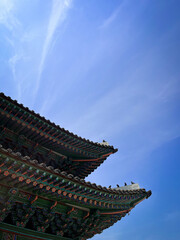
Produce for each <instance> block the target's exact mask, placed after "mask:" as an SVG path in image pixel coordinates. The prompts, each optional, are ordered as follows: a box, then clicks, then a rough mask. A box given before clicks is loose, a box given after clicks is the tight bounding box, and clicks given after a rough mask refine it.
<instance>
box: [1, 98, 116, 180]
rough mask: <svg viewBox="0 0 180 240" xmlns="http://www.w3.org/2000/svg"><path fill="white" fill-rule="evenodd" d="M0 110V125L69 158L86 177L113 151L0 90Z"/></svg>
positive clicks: (113, 151)
mask: <svg viewBox="0 0 180 240" xmlns="http://www.w3.org/2000/svg"><path fill="white" fill-rule="evenodd" d="M0 113H1V116H0V120H1V123H2V124H3V125H2V127H3V128H4V127H7V128H8V129H10V130H12V131H14V132H16V133H17V134H18V135H20V134H21V135H24V136H25V137H27V138H28V139H29V140H32V141H34V142H36V143H37V144H39V145H42V146H44V147H46V148H48V149H50V150H52V151H55V152H57V153H60V154H63V155H65V156H67V157H69V158H71V163H72V165H73V166H74V168H75V169H79V170H80V172H81V173H83V175H82V176H81V177H86V176H88V175H89V174H90V173H91V172H92V171H94V170H95V169H96V168H97V167H98V166H99V165H100V164H101V163H103V162H104V160H105V159H106V158H107V157H108V156H109V155H111V154H112V153H115V152H116V151H117V149H115V148H114V147H113V146H109V145H108V144H102V143H97V142H92V141H90V140H88V139H85V138H82V137H79V136H77V135H75V134H73V133H71V132H69V131H68V130H65V129H64V128H62V127H60V126H59V125H56V124H55V123H53V122H50V121H49V120H47V119H45V118H44V117H42V116H40V115H39V114H38V113H35V112H34V111H32V110H29V108H27V107H24V106H23V105H22V104H19V103H18V102H17V101H16V100H12V99H11V98H10V97H7V96H5V95H4V94H3V93H0ZM75 171H76V170H75ZM80 172H79V173H78V172H76V173H75V175H77V176H78V175H79V174H80Z"/></svg>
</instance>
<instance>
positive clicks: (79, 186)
mask: <svg viewBox="0 0 180 240" xmlns="http://www.w3.org/2000/svg"><path fill="white" fill-rule="evenodd" d="M116 151H117V149H114V148H113V147H112V146H108V145H107V143H103V145H102V144H98V143H93V142H91V141H89V140H85V139H82V138H81V137H78V136H76V135H74V134H72V133H70V132H68V131H66V130H64V129H63V128H60V127H59V126H56V125H55V124H54V123H51V122H50V121H49V120H46V119H45V118H43V117H41V116H40V115H39V114H36V113H34V112H33V111H30V110H29V109H28V108H25V107H24V106H23V105H21V104H18V103H17V101H14V100H12V99H11V98H9V97H6V96H5V95H4V94H2V93H1V94H0V239H2V240H6V239H11V240H15V239H16V240H30V239H36V240H72V239H74V240H86V239H89V238H91V237H93V236H94V235H95V234H100V233H101V232H102V231H103V230H104V229H106V228H108V227H110V226H112V225H113V224H114V223H116V222H117V221H118V220H120V219H121V218H122V217H125V216H126V214H129V213H130V211H131V210H132V209H133V208H134V207H135V206H136V205H137V204H138V203H140V202H142V201H143V200H145V199H147V198H149V197H150V196H151V191H146V190H145V189H144V188H140V187H139V185H138V184H134V183H132V184H131V185H128V186H123V187H119V186H117V187H116V188H111V187H109V188H107V187H102V186H100V185H96V184H95V183H90V182H87V181H85V179H84V178H85V177H86V176H87V175H88V174H90V173H91V172H92V171H94V170H95V169H96V168H97V167H98V166H99V165H100V164H101V163H103V161H104V160H105V159H106V158H107V157H108V156H109V155H110V154H112V153H114V152H116Z"/></svg>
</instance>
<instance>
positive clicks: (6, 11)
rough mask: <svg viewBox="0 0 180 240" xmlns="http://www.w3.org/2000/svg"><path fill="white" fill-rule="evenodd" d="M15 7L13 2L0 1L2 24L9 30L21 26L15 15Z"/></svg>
mask: <svg viewBox="0 0 180 240" xmlns="http://www.w3.org/2000/svg"><path fill="white" fill-rule="evenodd" d="M14 6H15V5H14V2H13V1H10V0H1V1H0V24H4V25H5V26H6V27H7V28H8V29H9V30H12V29H13V28H14V27H16V26H17V25H19V21H18V19H17V18H16V17H15V16H14V14H13V11H14Z"/></svg>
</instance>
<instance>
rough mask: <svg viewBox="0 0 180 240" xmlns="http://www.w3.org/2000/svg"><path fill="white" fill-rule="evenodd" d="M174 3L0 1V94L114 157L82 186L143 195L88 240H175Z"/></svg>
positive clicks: (179, 36)
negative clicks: (105, 147) (129, 187)
mask: <svg viewBox="0 0 180 240" xmlns="http://www.w3.org/2000/svg"><path fill="white" fill-rule="evenodd" d="M179 11H180V2H179V1H177V0H158V1H157V0H113V1H110V0H106V1H105V0H98V1H97V0H91V1H84V0H72V1H71V0H64V1H61V0H59V1H58V0H54V1H50V0H47V1H41V0H33V1H32V0H27V1H23V0H14V1H11V0H1V1H0V90H1V91H3V92H4V93H5V94H6V95H9V96H11V97H12V98H13V99H17V100H18V101H19V102H20V103H23V104H24V105H25V106H27V107H29V108H30V109H33V110H35V111H36V112H39V113H40V114H41V115H43V116H45V117H46V118H47V119H50V120H52V121H53V122H55V123H56V124H59V125H60V126H62V127H64V128H66V129H68V130H70V131H72V132H74V133H76V134H78V135H80V136H82V137H85V138H88V139H91V140H93V141H95V142H96V141H97V142H101V141H102V140H103V139H105V140H107V141H108V142H109V143H110V144H111V145H114V146H115V147H117V148H118V149H119V151H118V153H116V154H114V155H113V156H111V157H109V159H108V160H107V161H106V162H104V164H103V165H102V166H101V167H99V168H98V169H97V170H96V171H95V172H94V173H92V174H91V176H89V177H88V180H90V181H92V182H96V183H97V184H101V185H103V186H109V185H110V184H111V185H112V186H116V184H117V183H118V184H119V185H123V184H124V182H127V183H130V181H131V180H132V181H135V182H137V183H139V184H140V186H141V187H144V188H146V189H147V190H149V189H151V190H152V193H153V194H152V196H151V197H150V198H149V199H148V200H146V201H144V202H143V203H141V204H139V205H138V206H137V207H136V208H135V209H134V210H132V212H131V214H130V216H127V217H125V218H124V219H122V220H121V221H120V222H118V223H117V224H115V225H114V226H113V227H111V228H110V229H108V230H105V231H104V232H103V233H102V234H101V235H99V236H98V235H97V236H95V237H94V238H93V239H94V240H99V239H104V240H106V239H108V240H109V239H110V240H120V239H126V240H131V239H133V240H142V239H143V240H177V239H180V230H179V229H178V227H179V226H178V222H179V218H180V207H179V204H178V203H179V201H180V194H179V192H178V189H179V184H178V183H179V182H180V176H179V167H180V163H179V158H180V147H179V146H180V111H179V110H180V79H179V78H180V67H179V66H180V54H179V52H180V44H179V43H180V14H179Z"/></svg>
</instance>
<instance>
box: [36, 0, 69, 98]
mask: <svg viewBox="0 0 180 240" xmlns="http://www.w3.org/2000/svg"><path fill="white" fill-rule="evenodd" d="M71 2H72V0H61V1H60V0H54V1H53V3H52V10H51V14H50V18H49V23H48V27H47V34H46V38H45V41H44V45H43V50H42V55H41V59H40V64H39V68H38V77H37V82H36V86H35V89H34V96H36V94H37V92H38V89H39V86H40V82H41V75H42V72H43V70H44V65H45V60H46V57H47V54H48V52H49V49H50V47H51V44H52V41H53V37H54V34H55V32H56V29H57V27H59V26H60V25H61V24H62V23H63V21H64V20H65V18H66V13H67V10H68V9H69V8H70V6H71Z"/></svg>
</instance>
